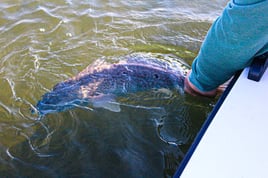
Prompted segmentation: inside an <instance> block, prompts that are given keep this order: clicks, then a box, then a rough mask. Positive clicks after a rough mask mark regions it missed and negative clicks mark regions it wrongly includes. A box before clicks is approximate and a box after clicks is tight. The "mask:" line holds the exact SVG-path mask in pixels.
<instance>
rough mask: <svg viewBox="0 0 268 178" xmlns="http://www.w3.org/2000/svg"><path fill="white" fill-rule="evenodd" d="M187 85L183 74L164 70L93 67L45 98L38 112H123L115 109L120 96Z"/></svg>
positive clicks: (119, 65) (180, 87) (44, 96)
mask: <svg viewBox="0 0 268 178" xmlns="http://www.w3.org/2000/svg"><path fill="white" fill-rule="evenodd" d="M183 83H184V75H182V73H181V71H175V70H171V69H166V68H164V67H163V68H162V67H161V66H159V67H156V66H150V65H143V64H139V63H136V64H133V63H132V64H110V65H105V66H98V67H92V66H89V67H87V68H86V69H85V70H83V71H82V72H80V73H79V74H78V75H77V76H75V77H73V78H70V79H68V80H66V81H64V82H60V83H58V84H57V85H55V86H54V88H53V89H52V91H50V92H48V93H46V94H44V95H43V97H42V100H40V101H39V102H38V103H37V105H36V109H37V110H38V112H39V114H41V115H44V114H47V113H52V112H60V111H65V110H67V109H70V108H72V107H74V106H76V105H79V106H86V105H88V104H90V103H91V104H93V106H94V104H95V105H96V106H98V107H104V108H106V109H109V110H112V111H119V110H120V108H117V107H112V105H111V103H113V102H114V101H115V97H116V96H123V95H126V94H128V93H134V92H139V91H148V90H152V89H160V88H167V89H170V90H174V89H175V90H177V91H181V89H182V88H183ZM107 103H110V104H108V105H107ZM118 107H119V106H118Z"/></svg>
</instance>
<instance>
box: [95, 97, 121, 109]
mask: <svg viewBox="0 0 268 178" xmlns="http://www.w3.org/2000/svg"><path fill="white" fill-rule="evenodd" d="M92 103H93V107H95V108H104V109H107V110H109V111H112V112H120V111H121V108H120V105H119V103H117V102H116V101H115V97H114V96H113V95H103V96H100V97H98V98H95V99H94V100H93V102H92Z"/></svg>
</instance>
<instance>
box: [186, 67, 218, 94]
mask: <svg viewBox="0 0 268 178" xmlns="http://www.w3.org/2000/svg"><path fill="white" fill-rule="evenodd" d="M190 74H191V70H190V71H189V73H188V74H187V76H186V78H185V80H184V91H185V92H187V93H189V94H190V95H193V96H206V97H215V96H216V94H217V90H216V89H215V90H212V91H206V92H204V91H200V90H199V89H198V88H196V87H195V86H194V85H193V84H192V83H191V82H190V80H189V76H190Z"/></svg>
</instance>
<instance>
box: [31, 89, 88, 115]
mask: <svg viewBox="0 0 268 178" xmlns="http://www.w3.org/2000/svg"><path fill="white" fill-rule="evenodd" d="M83 102H85V100H84V99H83V98H81V94H80V87H79V86H78V85H72V86H70V85H63V84H60V85H56V87H54V89H53V90H52V91H50V92H47V93H46V94H44V95H43V96H42V99H41V100H40V101H38V103H37V105H36V110H37V111H38V113H39V114H40V115H45V114H48V113H54V112H60V111H65V110H67V109H70V108H72V107H74V106H75V105H82V104H83Z"/></svg>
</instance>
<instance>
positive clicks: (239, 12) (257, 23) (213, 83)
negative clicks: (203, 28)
mask: <svg viewBox="0 0 268 178" xmlns="http://www.w3.org/2000/svg"><path fill="white" fill-rule="evenodd" d="M239 3H240V4H239ZM246 3H249V5H247V4H246ZM267 9H268V1H267V0H265V1H262V2H260V0H255V1H254V0H247V1H242V0H235V2H230V3H229V4H228V5H227V7H226V8H225V10H224V11H223V13H222V16H221V17H219V18H218V19H217V20H216V21H215V22H214V23H213V25H212V27H211V28H210V30H209V32H208V34H207V36H206V39H205V40H204V42H203V44H202V46H201V49H200V51H199V54H198V56H197V57H196V59H195V60H194V62H193V64H192V73H191V75H190V77H189V80H190V82H191V83H192V84H193V85H194V86H196V87H197V88H198V89H199V90H200V91H210V90H213V89H215V88H217V87H218V86H219V85H220V84H222V83H224V82H225V81H226V80H228V79H229V78H230V77H231V76H232V75H233V74H234V73H235V72H236V71H237V70H239V69H243V68H244V67H246V66H248V65H249V64H250V62H251V59H252V58H253V57H254V56H255V55H256V54H258V53H261V52H264V51H267V50H268V49H267V42H268V24H267V22H268V13H267V11H268V10H267Z"/></svg>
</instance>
